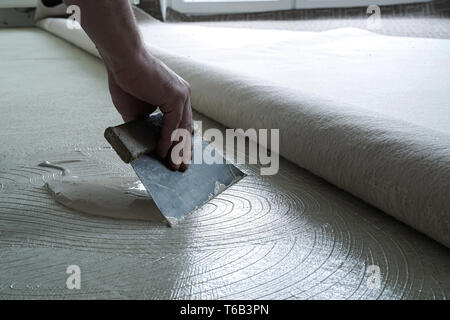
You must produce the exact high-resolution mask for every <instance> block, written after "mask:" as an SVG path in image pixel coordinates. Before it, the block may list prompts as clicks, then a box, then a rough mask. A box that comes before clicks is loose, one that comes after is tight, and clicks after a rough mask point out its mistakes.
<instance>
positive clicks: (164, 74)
mask: <svg viewBox="0 0 450 320" xmlns="http://www.w3.org/2000/svg"><path fill="white" fill-rule="evenodd" d="M106 61H107V59H106ZM106 61H105V62H106ZM107 69H108V80H109V89H110V92H111V97H112V99H113V103H114V105H115V106H116V109H117V110H118V111H119V113H120V114H121V115H122V118H123V119H124V121H126V122H128V121H133V120H136V119H139V118H142V117H144V116H147V115H148V114H150V113H152V112H153V111H155V109H156V106H159V108H160V110H161V111H162V112H163V114H164V116H163V128H162V130H161V137H160V140H159V142H158V147H157V154H158V156H159V157H161V158H162V159H167V160H168V162H169V164H170V166H171V167H172V168H173V169H174V170H180V171H184V170H186V169H187V168H188V167H189V162H190V160H191V159H192V146H191V144H192V141H191V134H190V133H191V131H192V109H191V103H190V93H191V92H190V86H189V84H188V83H187V82H186V81H185V80H184V79H182V78H181V77H180V76H178V75H177V74H176V73H175V72H173V71H172V70H170V69H169V68H168V67H167V66H166V65H164V64H163V63H162V62H161V61H159V60H157V59H156V58H154V57H152V56H151V55H150V54H148V53H147V52H144V53H141V55H140V56H139V57H134V58H132V59H130V60H127V62H126V63H124V64H123V65H122V66H121V67H120V68H116V70H114V71H113V70H111V68H110V67H108V64H107ZM176 129H185V130H186V132H188V134H184V135H181V137H180V139H178V140H177V141H172V139H171V138H172V133H173V132H174V131H175V130H176ZM178 136H179V135H178ZM180 144H181V145H180ZM175 146H177V148H175ZM173 148H175V149H174V151H175V150H177V151H179V150H180V149H181V151H180V152H179V156H178V157H177V155H176V154H172V149H173Z"/></svg>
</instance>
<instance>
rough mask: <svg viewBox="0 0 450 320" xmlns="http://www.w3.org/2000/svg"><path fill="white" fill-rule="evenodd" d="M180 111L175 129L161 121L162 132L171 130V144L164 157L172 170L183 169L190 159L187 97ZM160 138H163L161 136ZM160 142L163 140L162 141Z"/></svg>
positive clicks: (190, 126) (190, 127) (188, 104)
mask: <svg viewBox="0 0 450 320" xmlns="http://www.w3.org/2000/svg"><path fill="white" fill-rule="evenodd" d="M180 111H181V112H182V113H183V114H182V117H181V120H180V121H179V123H178V127H177V128H176V129H174V130H172V129H168V128H167V127H166V123H164V122H163V130H164V134H166V132H168V131H172V132H170V143H171V145H170V147H169V149H168V153H167V155H166V156H165V158H167V159H168V163H169V165H170V167H171V168H172V169H173V170H180V171H185V170H187V169H188V167H189V163H190V161H191V159H192V134H191V131H192V109H191V103H190V98H189V97H188V98H187V99H186V102H185V104H184V106H183V108H182V109H181V110H180ZM163 119H164V118H163ZM163 121H164V120H163ZM161 138H162V139H164V137H162V136H161ZM161 143H165V142H164V141H162V142H161ZM160 156H161V155H160Z"/></svg>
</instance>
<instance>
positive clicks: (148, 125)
mask: <svg viewBox="0 0 450 320" xmlns="http://www.w3.org/2000/svg"><path fill="white" fill-rule="evenodd" d="M161 127H162V113H161V112H158V113H155V114H153V115H150V116H149V117H148V118H146V119H142V120H137V121H132V122H127V123H124V124H121V125H119V126H116V127H109V128H106V130H105V138H106V140H108V142H109V144H111V146H112V147H113V149H114V150H115V151H116V152H117V154H118V155H119V156H120V158H121V159H122V160H123V161H124V162H125V163H130V162H131V161H133V160H135V159H137V158H139V157H140V156H141V155H143V154H150V153H152V152H154V151H155V150H156V145H157V142H158V139H159V134H160V131H161Z"/></svg>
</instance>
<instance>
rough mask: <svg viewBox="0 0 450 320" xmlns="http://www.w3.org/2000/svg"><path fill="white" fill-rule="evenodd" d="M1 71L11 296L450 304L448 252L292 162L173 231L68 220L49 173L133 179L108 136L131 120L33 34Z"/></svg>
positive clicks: (89, 71)
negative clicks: (75, 272) (76, 274)
mask: <svg viewBox="0 0 450 320" xmlns="http://www.w3.org/2000/svg"><path fill="white" fill-rule="evenodd" d="M0 69H1V70H2V72H1V74H0V84H1V85H0V114H2V116H1V117H0V135H1V137H2V143H1V144H0V257H1V258H0V261H1V262H0V298H1V299H12V298H19V299H22V298H44V299H48V298H67V299H80V298H137V299H169V298H170V299H183V298H184V299H213V298H215V299H264V298H265V299H329V298H331V299H419V298H420V299H445V298H447V297H448V295H449V294H450V258H449V251H448V249H447V248H445V247H443V246H442V245H439V244H438V243H436V242H434V241H432V240H430V239H429V238H427V237H425V236H423V235H421V234H419V233H417V232H415V231H414V230H412V229H411V228H409V227H407V226H405V225H403V224H401V223H399V222H397V221H396V220H394V219H393V218H391V217H389V216H387V215H386V214H384V213H382V212H380V211H378V210H376V209H374V208H372V207H370V206H368V205H366V204H364V203H362V202H361V201H359V200H357V199H356V198H354V197H352V196H350V195H348V194H346V193H344V192H342V191H340V190H339V189H337V188H335V187H333V186H331V185H329V184H328V183H326V182H325V181H323V180H321V179H319V178H317V177H315V176H313V175H311V174H309V173H308V172H306V171H304V170H302V169H300V168H298V167H297V166H295V165H293V164H291V163H289V162H287V161H284V160H283V159H282V160H281V163H280V173H279V174H278V175H276V176H265V177H264V176H260V175H259V168H258V167H257V166H254V165H252V166H240V167H241V169H242V170H243V171H245V172H246V173H247V174H248V177H246V178H245V179H244V180H242V181H241V182H240V183H238V184H237V185H235V186H233V187H232V188H230V189H228V190H227V191H225V192H224V193H222V194H221V195H219V196H218V197H217V198H215V199H213V200H212V201H211V202H210V203H209V204H208V205H206V206H204V207H203V208H201V209H200V210H199V211H197V212H195V213H193V214H192V215H190V216H188V217H187V218H186V219H185V220H184V221H182V222H181V223H180V224H179V225H177V226H176V227H174V228H167V227H165V226H161V225H157V224H151V223H146V222H136V221H123V220H111V219H106V218H99V217H93V216H88V215H84V214H81V213H79V212H75V211H71V210H69V209H66V208H65V207H62V206H60V205H59V204H57V203H55V202H54V201H53V199H52V198H51V197H50V196H49V195H48V193H47V191H46V190H45V188H44V183H45V182H46V181H48V180H51V179H56V178H57V177H58V176H59V175H60V174H61V173H60V171H58V170H53V169H51V168H43V167H39V166H38V164H39V163H40V162H42V161H45V160H50V161H51V160H53V161H54V160H77V161H78V162H71V163H68V166H69V167H70V170H71V171H72V173H74V174H77V175H79V176H95V175H99V176H102V175H109V176H133V175H134V173H133V172H132V170H131V169H130V168H129V167H128V166H126V165H124V164H123V163H121V161H120V160H119V158H118V157H117V156H116V154H115V153H114V151H112V150H111V148H110V147H109V146H108V144H107V142H106V141H105V140H104V138H103V131H104V129H105V128H106V127H108V126H111V125H116V124H119V123H120V122H121V121H120V117H119V115H118V114H117V113H116V112H115V110H114V107H113V106H112V103H111V101H110V98H109V95H108V90H107V85H106V74H105V70H104V68H103V66H102V64H101V62H100V60H98V59H97V58H95V57H93V56H90V55H89V54H87V53H85V52H83V51H81V50H79V49H77V48H75V47H73V46H72V45H70V44H68V43H66V42H64V41H62V40H60V39H58V38H56V37H53V36H51V35H50V34H48V33H46V32H44V31H41V30H38V29H34V28H30V29H9V30H0ZM194 107H195V106H194ZM195 117H196V119H201V120H203V121H204V124H203V125H204V126H205V127H207V126H208V125H209V126H218V125H217V124H216V123H214V122H212V121H211V120H208V119H206V118H204V117H202V116H201V115H199V114H196V115H195ZM219 128H222V127H220V126H219ZM222 129H223V128H222ZM69 265H78V266H79V267H80V270H81V289H79V290H76V289H74V290H70V289H68V288H67V287H66V280H67V277H68V276H69V275H68V274H66V270H67V267H68V266H69ZM371 266H376V267H375V269H376V268H379V271H380V276H381V278H380V282H379V285H377V282H376V281H375V283H373V282H371V280H373V279H374V278H373V276H374V274H372V273H370V272H369V271H370V270H374V269H373V267H371Z"/></svg>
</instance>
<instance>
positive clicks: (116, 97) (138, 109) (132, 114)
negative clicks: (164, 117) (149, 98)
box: [108, 70, 156, 122]
mask: <svg viewBox="0 0 450 320" xmlns="http://www.w3.org/2000/svg"><path fill="white" fill-rule="evenodd" d="M108 82H109V92H110V93H111V98H112V101H113V104H114V106H115V107H116V109H117V111H118V112H119V113H120V115H121V116H122V119H123V121H125V122H129V121H134V120H137V119H139V118H142V117H144V116H146V115H148V114H150V113H152V112H153V111H155V110H156V107H155V106H152V105H151V104H148V103H147V102H145V101H142V100H140V99H138V98H136V97H134V96H132V95H130V94H129V93H127V92H125V91H123V90H122V89H121V88H120V87H119V86H118V85H117V84H116V82H115V81H114V78H113V77H112V75H111V73H110V72H109V70H108Z"/></svg>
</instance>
